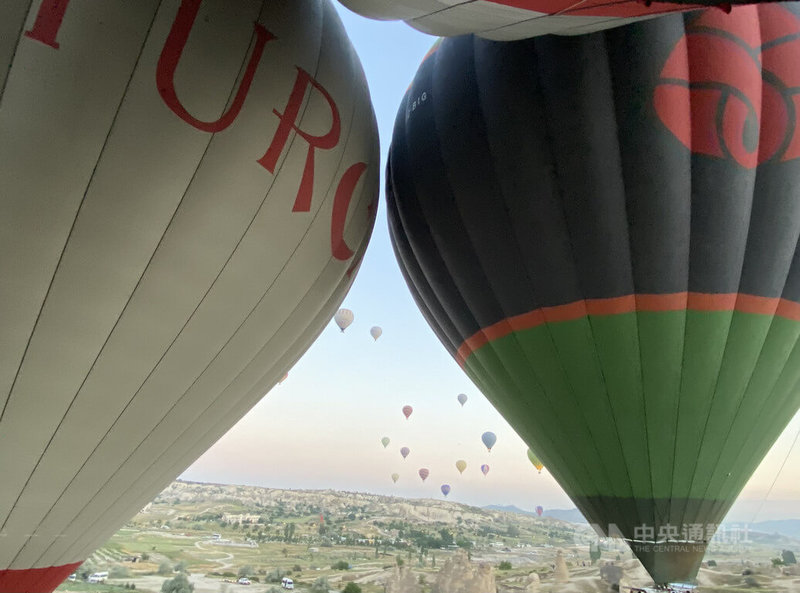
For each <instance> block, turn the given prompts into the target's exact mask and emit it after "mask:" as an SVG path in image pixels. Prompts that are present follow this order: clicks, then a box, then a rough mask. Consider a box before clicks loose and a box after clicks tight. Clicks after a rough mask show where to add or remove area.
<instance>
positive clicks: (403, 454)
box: [400, 447, 411, 459]
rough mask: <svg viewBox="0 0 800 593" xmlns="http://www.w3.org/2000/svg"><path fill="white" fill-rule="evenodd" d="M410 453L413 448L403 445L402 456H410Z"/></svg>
mask: <svg viewBox="0 0 800 593" xmlns="http://www.w3.org/2000/svg"><path fill="white" fill-rule="evenodd" d="M409 453H411V449H409V448H408V447H402V448H401V449H400V455H402V456H403V459H405V458H406V457H408V454H409Z"/></svg>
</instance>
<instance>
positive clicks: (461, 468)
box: [456, 459, 467, 474]
mask: <svg viewBox="0 0 800 593" xmlns="http://www.w3.org/2000/svg"><path fill="white" fill-rule="evenodd" d="M456 469H457V470H458V473H460V474H463V473H464V470H465V469H467V462H466V461H464V460H463V459H459V460H458V461H456Z"/></svg>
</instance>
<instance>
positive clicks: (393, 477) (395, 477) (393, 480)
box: [392, 474, 400, 484]
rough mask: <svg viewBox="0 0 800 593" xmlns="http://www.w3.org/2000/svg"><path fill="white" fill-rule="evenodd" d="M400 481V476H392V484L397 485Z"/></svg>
mask: <svg viewBox="0 0 800 593" xmlns="http://www.w3.org/2000/svg"><path fill="white" fill-rule="evenodd" d="M399 479H400V474H392V482H394V483H395V484H397V480H399Z"/></svg>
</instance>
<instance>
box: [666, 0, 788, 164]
mask: <svg viewBox="0 0 800 593" xmlns="http://www.w3.org/2000/svg"><path fill="white" fill-rule="evenodd" d="M654 103H655V109H656V113H658V116H659V118H660V119H661V121H662V122H663V123H664V125H665V126H666V127H667V128H668V129H669V131H670V132H672V133H673V134H674V135H675V137H676V138H677V139H678V140H680V141H681V143H682V144H684V145H685V146H686V147H687V148H688V149H689V150H691V151H692V152H694V153H698V154H704V155H708V156H713V157H719V158H726V159H732V160H734V161H736V162H737V163H738V164H739V165H741V166H743V167H747V168H753V167H756V166H758V165H760V164H761V163H764V162H766V161H770V160H772V161H779V162H780V161H788V160H792V159H796V158H800V134H798V130H797V125H796V124H797V114H798V110H800V20H798V18H797V16H795V15H794V14H793V13H792V12H790V11H788V10H787V9H785V8H783V7H782V6H780V5H778V4H763V5H760V6H744V7H740V8H736V9H734V10H733V11H732V13H731V14H725V13H724V12H723V11H721V10H718V9H711V10H708V11H706V12H704V13H703V14H702V15H701V16H700V17H699V18H698V19H696V20H694V21H693V22H692V23H691V24H690V25H689V26H687V28H686V34H685V35H684V36H683V37H682V38H681V40H680V41H679V42H678V43H677V45H676V46H675V48H674V49H673V50H672V53H671V54H670V56H669V58H667V61H666V63H665V64H664V68H663V70H662V71H661V80H660V81H659V83H658V86H657V87H656V90H655V97H654Z"/></svg>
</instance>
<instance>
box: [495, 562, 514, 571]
mask: <svg viewBox="0 0 800 593" xmlns="http://www.w3.org/2000/svg"><path fill="white" fill-rule="evenodd" d="M497 569H498V570H511V563H510V562H509V561H508V560H503V561H502V562H501V563H500V564H498V565H497Z"/></svg>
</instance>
